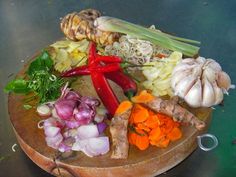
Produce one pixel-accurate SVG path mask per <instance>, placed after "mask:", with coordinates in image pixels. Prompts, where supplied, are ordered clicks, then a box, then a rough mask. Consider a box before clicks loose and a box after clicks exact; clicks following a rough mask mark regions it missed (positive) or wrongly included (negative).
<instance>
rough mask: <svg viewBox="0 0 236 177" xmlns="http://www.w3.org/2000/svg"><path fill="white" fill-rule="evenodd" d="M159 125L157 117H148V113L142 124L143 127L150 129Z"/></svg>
mask: <svg viewBox="0 0 236 177" xmlns="http://www.w3.org/2000/svg"><path fill="white" fill-rule="evenodd" d="M159 124H160V121H159V119H158V118H157V116H156V115H150V113H149V117H148V118H147V120H146V121H145V122H144V125H145V126H146V127H149V128H151V129H153V128H156V127H157V126H159Z"/></svg>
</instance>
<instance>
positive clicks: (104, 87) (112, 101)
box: [91, 72, 119, 115]
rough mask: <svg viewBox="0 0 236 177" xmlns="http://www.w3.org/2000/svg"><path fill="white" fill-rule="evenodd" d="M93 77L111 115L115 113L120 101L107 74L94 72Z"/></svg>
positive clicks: (96, 88)
mask: <svg viewBox="0 0 236 177" xmlns="http://www.w3.org/2000/svg"><path fill="white" fill-rule="evenodd" d="M91 79H92V82H93V85H94V88H95V90H96V92H97V94H98V96H99V97H100V99H101V101H102V103H103V105H104V106H105V107H106V108H107V110H108V111H109V113H110V114H111V115H114V114H115V111H116V109H117V108H118V106H119V101H118V99H117V97H116V96H115V94H114V92H113V90H112V88H111V86H110V85H109V83H108V82H107V80H106V78H105V76H104V75H103V74H102V73H98V72H92V73H91Z"/></svg>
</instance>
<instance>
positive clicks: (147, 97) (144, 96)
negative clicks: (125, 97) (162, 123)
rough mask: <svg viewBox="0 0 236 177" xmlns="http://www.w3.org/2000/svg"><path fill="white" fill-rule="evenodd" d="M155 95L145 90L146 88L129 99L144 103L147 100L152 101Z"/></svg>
mask: <svg viewBox="0 0 236 177" xmlns="http://www.w3.org/2000/svg"><path fill="white" fill-rule="evenodd" d="M154 98H155V97H154V96H153V95H151V94H150V93H148V92H147V90H143V91H141V92H140V94H139V95H137V96H134V97H132V98H131V100H132V101H133V102H134V103H146V102H149V101H152V100H153V99H154Z"/></svg>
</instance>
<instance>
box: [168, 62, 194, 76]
mask: <svg viewBox="0 0 236 177" xmlns="http://www.w3.org/2000/svg"><path fill="white" fill-rule="evenodd" d="M194 67H197V65H195V64H193V65H189V64H182V63H181V64H178V65H176V67H175V68H174V70H173V71H172V74H175V73H177V72H184V71H188V70H192V68H194Z"/></svg>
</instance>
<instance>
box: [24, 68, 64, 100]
mask: <svg viewBox="0 0 236 177" xmlns="http://www.w3.org/2000/svg"><path fill="white" fill-rule="evenodd" d="M63 84H64V81H63V79H58V78H57V77H56V76H55V75H53V74H51V73H49V72H48V71H44V70H41V71H38V72H34V73H33V74H32V76H31V79H30V81H29V85H28V87H29V88H30V89H32V90H34V91H35V92H36V93H37V94H38V97H39V98H40V103H44V102H47V101H51V100H55V99H56V98H58V97H59V96H60V88H61V87H62V85H63Z"/></svg>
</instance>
